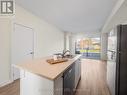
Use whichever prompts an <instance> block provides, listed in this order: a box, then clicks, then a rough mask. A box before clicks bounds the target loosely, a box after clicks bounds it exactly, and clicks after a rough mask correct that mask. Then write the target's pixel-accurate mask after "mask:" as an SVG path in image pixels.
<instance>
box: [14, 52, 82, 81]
mask: <svg viewBox="0 0 127 95" xmlns="http://www.w3.org/2000/svg"><path fill="white" fill-rule="evenodd" d="M80 57H81V55H77V56H75V57H74V58H72V59H69V60H68V61H67V62H63V63H58V64H49V63H48V62H47V61H46V60H47V59H50V58H51V57H45V58H40V59H34V60H32V61H27V62H25V63H22V64H19V65H16V67H17V68H19V69H22V70H25V71H28V72H31V73H34V74H36V75H39V76H42V77H45V78H47V79H50V80H55V79H56V78H57V77H58V76H59V75H61V74H62V73H64V71H65V70H67V69H68V68H69V67H70V66H71V65H72V64H73V63H74V62H75V61H76V60H77V59H78V58H80Z"/></svg>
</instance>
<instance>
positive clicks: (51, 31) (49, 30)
mask: <svg viewBox="0 0 127 95" xmlns="http://www.w3.org/2000/svg"><path fill="white" fill-rule="evenodd" d="M14 23H18V24H23V25H26V26H29V27H31V28H33V29H34V31H35V35H36V37H35V57H42V56H48V55H51V54H53V53H56V52H58V51H62V50H63V48H64V33H63V32H62V31H60V30H59V29H57V28H56V27H54V26H52V25H50V24H48V23H46V22H45V21H42V19H40V18H37V17H36V16H34V15H31V14H30V13H28V12H27V11H26V10H24V9H23V8H21V7H19V6H16V16H15V19H14Z"/></svg>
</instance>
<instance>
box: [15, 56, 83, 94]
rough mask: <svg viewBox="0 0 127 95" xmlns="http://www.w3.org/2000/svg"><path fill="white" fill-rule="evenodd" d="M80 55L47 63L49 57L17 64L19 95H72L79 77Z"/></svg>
mask: <svg viewBox="0 0 127 95" xmlns="http://www.w3.org/2000/svg"><path fill="white" fill-rule="evenodd" d="M80 57H81V55H77V56H75V57H74V58H72V59H68V61H67V62H63V63H58V64H49V63H47V62H46V60H47V59H49V58H50V57H45V58H40V59H35V60H32V61H28V62H26V63H23V64H20V65H17V66H16V67H17V68H19V69H20V95H73V94H74V90H75V89H76V87H77V85H78V82H79V80H80V77H81V62H80Z"/></svg>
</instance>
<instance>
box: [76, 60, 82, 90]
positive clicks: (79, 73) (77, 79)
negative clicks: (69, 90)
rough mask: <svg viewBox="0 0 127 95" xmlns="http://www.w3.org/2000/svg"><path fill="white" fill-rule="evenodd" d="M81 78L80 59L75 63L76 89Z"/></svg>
mask: <svg viewBox="0 0 127 95" xmlns="http://www.w3.org/2000/svg"><path fill="white" fill-rule="evenodd" d="M80 77H81V60H80V59H78V60H76V61H75V88H76V87H77V85H78V82H79V79H80Z"/></svg>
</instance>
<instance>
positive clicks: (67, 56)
mask: <svg viewBox="0 0 127 95" xmlns="http://www.w3.org/2000/svg"><path fill="white" fill-rule="evenodd" d="M74 57H76V55H66V56H64V58H69V59H73V58H74Z"/></svg>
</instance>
